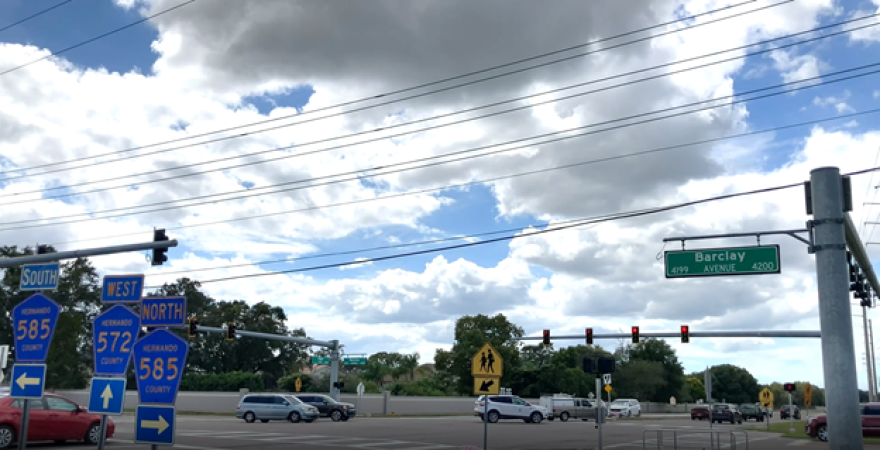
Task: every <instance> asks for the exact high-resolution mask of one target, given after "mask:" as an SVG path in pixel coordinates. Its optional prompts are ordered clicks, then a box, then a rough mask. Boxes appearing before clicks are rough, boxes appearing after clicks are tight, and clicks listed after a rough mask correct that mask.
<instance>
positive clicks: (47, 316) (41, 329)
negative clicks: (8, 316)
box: [12, 294, 61, 363]
mask: <svg viewBox="0 0 880 450" xmlns="http://www.w3.org/2000/svg"><path fill="white" fill-rule="evenodd" d="M60 312H61V308H60V307H59V306H58V303H55V300H52V299H51V298H49V297H46V296H45V295H43V294H34V295H31V296H30V297H28V298H27V299H25V301H23V302H21V303H19V304H18V305H16V306H15V308H12V327H13V329H12V335H13V337H14V338H15V361H16V362H38V363H42V362H46V356H48V355H49V346H50V345H51V344H52V336H53V335H54V334H55V325H56V324H57V323H58V314H60Z"/></svg>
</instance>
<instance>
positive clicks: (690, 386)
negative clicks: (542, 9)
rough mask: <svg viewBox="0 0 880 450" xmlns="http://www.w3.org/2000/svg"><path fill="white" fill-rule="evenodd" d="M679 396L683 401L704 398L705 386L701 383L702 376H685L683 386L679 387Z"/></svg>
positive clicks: (688, 401) (694, 400)
mask: <svg viewBox="0 0 880 450" xmlns="http://www.w3.org/2000/svg"><path fill="white" fill-rule="evenodd" d="M681 397H682V398H681V401H682V402H685V403H691V402H696V401H697V400H698V399H705V397H706V387H705V386H704V385H703V378H702V377H699V376H688V377H687V378H685V380H684V386H683V387H682V389H681Z"/></svg>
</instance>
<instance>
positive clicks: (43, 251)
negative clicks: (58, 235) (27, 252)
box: [37, 244, 52, 255]
mask: <svg viewBox="0 0 880 450" xmlns="http://www.w3.org/2000/svg"><path fill="white" fill-rule="evenodd" d="M49 253H52V252H51V251H50V248H49V246H48V245H46V244H42V245H38V246H37V254H38V255H47V254H49Z"/></svg>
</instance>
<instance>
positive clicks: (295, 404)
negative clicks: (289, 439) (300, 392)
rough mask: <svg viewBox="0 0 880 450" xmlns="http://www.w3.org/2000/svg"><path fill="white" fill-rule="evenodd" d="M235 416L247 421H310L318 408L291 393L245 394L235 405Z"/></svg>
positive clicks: (316, 413) (314, 417)
mask: <svg viewBox="0 0 880 450" xmlns="http://www.w3.org/2000/svg"><path fill="white" fill-rule="evenodd" d="M235 417H236V418H238V419H244V421H245V422H247V423H254V422H255V421H257V420H259V421H260V422H263V423H266V422H268V421H270V420H287V421H288V422H291V423H297V422H299V421H300V420H304V421H305V422H306V423H312V422H314V421H315V419H317V418H318V408H315V407H314V406H311V405H306V404H305V403H303V402H302V401H300V399H298V398H296V397H294V396H292V395H282V394H251V395H245V396H244V397H243V398H242V399H241V400H240V401H239V402H238V406H236V407H235Z"/></svg>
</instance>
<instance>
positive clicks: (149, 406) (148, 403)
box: [133, 299, 189, 447]
mask: <svg viewBox="0 0 880 450" xmlns="http://www.w3.org/2000/svg"><path fill="white" fill-rule="evenodd" d="M144 300H146V299H144ZM141 317H143V315H141ZM181 326H182V324H181ZM133 350H134V359H135V361H134V362H135V374H136V376H137V378H136V379H137V387H138V403H139V404H138V406H137V410H136V412H135V423H134V429H135V433H134V441H135V442H136V443H138V444H152V445H153V446H154V447H155V446H157V445H174V437H175V432H176V428H177V426H176V425H177V418H176V411H175V409H174V404H175V402H176V401H177V392H178V390H179V389H180V380H181V378H182V377H183V368H184V367H186V357H187V354H188V353H189V345H188V343H187V342H186V340H185V339H183V338H182V337H180V336H178V335H176V334H174V333H172V332H171V331H168V330H166V329H159V330H155V331H153V332H152V333H150V334H148V335H146V336H144V337H142V338H140V339H138V341H137V342H135V344H134V348H133Z"/></svg>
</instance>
